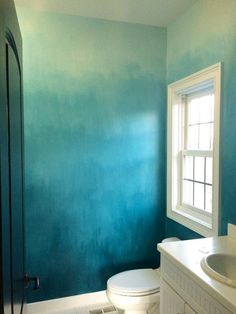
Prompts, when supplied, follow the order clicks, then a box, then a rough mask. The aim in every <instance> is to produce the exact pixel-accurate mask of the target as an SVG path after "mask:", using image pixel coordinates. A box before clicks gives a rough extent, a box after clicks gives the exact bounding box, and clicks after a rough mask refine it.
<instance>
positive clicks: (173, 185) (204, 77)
mask: <svg viewBox="0 0 236 314" xmlns="http://www.w3.org/2000/svg"><path fill="white" fill-rule="evenodd" d="M207 82H210V84H211V85H213V91H214V97H215V103H214V140H213V151H212V152H209V154H210V155H211V156H212V157H213V177H212V214H208V215H201V213H200V212H199V213H197V210H195V208H194V210H191V208H186V207H185V206H180V204H179V201H180V193H181V191H180V187H181V182H180V180H181V177H182V175H181V174H182V169H181V165H182V162H181V161H180V158H182V157H181V156H182V152H183V151H184V147H183V142H184V140H183V136H184V131H183V121H182V119H183V108H182V106H183V104H182V101H180V98H181V95H184V94H186V92H185V91H186V90H188V91H190V90H191V89H193V90H195V89H196V88H199V89H200V90H201V86H203V87H204V88H206V86H207ZM212 83H213V84H212ZM220 94H221V63H217V64H215V65H213V66H210V67H208V68H206V69H204V70H202V71H199V72H197V73H195V74H193V75H190V76H188V77H186V78H184V79H182V80H179V81H177V82H174V83H172V84H170V85H168V115H167V217H168V218H170V219H173V220H175V221H176V222H178V223H180V224H182V225H184V226H185V227H187V228H189V229H191V230H193V231H195V232H197V233H199V234H200V235H203V236H205V237H209V236H214V235H218V229H219V141H220ZM174 110H175V117H176V115H177V116H178V118H177V119H178V122H175V121H174V114H173V111H174ZM176 110H177V111H176ZM176 112H177V114H176ZM175 119H176V118H175ZM176 125H177V129H176ZM174 128H175V129H174ZM174 132H178V134H179V137H178V140H177V141H176V140H175V141H174V137H173V133H174ZM206 153H208V152H206ZM180 173H181V174H180Z"/></svg>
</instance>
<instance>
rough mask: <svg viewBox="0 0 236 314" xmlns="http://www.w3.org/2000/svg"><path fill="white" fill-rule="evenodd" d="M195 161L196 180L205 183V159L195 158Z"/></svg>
mask: <svg viewBox="0 0 236 314" xmlns="http://www.w3.org/2000/svg"><path fill="white" fill-rule="evenodd" d="M194 160H195V161H194V180H195V181H201V182H204V168H205V162H204V161H205V157H195V158H194Z"/></svg>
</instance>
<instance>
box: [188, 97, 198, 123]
mask: <svg viewBox="0 0 236 314" xmlns="http://www.w3.org/2000/svg"><path fill="white" fill-rule="evenodd" d="M198 122H199V106H198V103H197V99H194V100H191V101H190V102H189V103H188V125H189V124H196V123H198Z"/></svg>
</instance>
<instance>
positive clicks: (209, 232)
mask: <svg viewBox="0 0 236 314" xmlns="http://www.w3.org/2000/svg"><path fill="white" fill-rule="evenodd" d="M167 217H168V218H170V219H173V220H174V221H176V222H178V223H180V224H182V225H183V226H184V227H186V228H189V229H191V230H193V231H195V232H197V233H199V234H200V235H202V236H204V237H212V236H215V235H217V231H214V229H213V225H212V224H209V223H208V222H206V221H203V220H201V219H199V218H197V217H194V216H192V215H190V214H189V213H186V212H185V211H184V210H182V209H171V210H168V211H167Z"/></svg>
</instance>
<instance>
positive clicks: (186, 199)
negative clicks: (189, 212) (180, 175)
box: [182, 180, 193, 206]
mask: <svg viewBox="0 0 236 314" xmlns="http://www.w3.org/2000/svg"><path fill="white" fill-rule="evenodd" d="M182 194H183V195H182V198H183V203H185V204H188V205H192V206H193V182H189V181H186V180H183V191H182Z"/></svg>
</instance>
